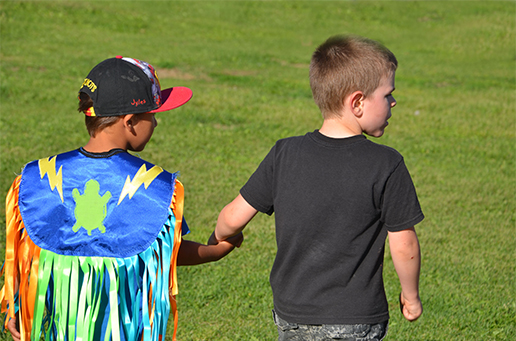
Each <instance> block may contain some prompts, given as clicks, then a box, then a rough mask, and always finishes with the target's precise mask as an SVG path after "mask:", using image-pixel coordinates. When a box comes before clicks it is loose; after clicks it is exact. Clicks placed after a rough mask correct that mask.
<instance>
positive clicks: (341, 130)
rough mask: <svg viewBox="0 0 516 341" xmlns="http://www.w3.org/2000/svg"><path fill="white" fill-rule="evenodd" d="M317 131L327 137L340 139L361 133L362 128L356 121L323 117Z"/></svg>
mask: <svg viewBox="0 0 516 341" xmlns="http://www.w3.org/2000/svg"><path fill="white" fill-rule="evenodd" d="M319 132H320V133H321V134H323V135H325V136H327V137H331V138H335V139H341V138H346V137H351V136H357V135H361V134H362V129H361V127H360V125H358V123H357V122H356V121H354V120H346V119H345V118H344V117H338V118H327V119H325V120H324V122H323V124H322V126H321V128H320V129H319Z"/></svg>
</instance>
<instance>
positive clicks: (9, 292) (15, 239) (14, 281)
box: [0, 176, 41, 341]
mask: <svg viewBox="0 0 516 341" xmlns="http://www.w3.org/2000/svg"><path fill="white" fill-rule="evenodd" d="M20 181H21V176H18V177H17V178H16V179H15V180H14V182H13V184H12V186H11V188H10V189H9V192H8V193H7V197H6V226H7V227H6V243H5V247H6V251H5V265H4V273H5V283H4V288H2V291H1V292H0V301H1V302H2V309H1V311H2V313H4V312H7V317H6V319H5V326H6V327H7V323H8V322H9V320H10V319H12V318H15V317H16V312H15V299H14V296H15V293H16V292H18V302H19V319H20V321H19V324H20V334H21V339H22V341H23V340H30V336H31V331H32V321H33V318H34V301H35V299H36V290H37V281H34V280H33V281H30V278H37V277H38V268H39V254H40V252H41V249H40V248H39V247H38V246H36V244H34V242H33V241H32V240H31V239H30V238H29V236H28V235H27V231H26V230H25V225H24V224H23V220H22V218H21V214H20V209H19V207H18V193H19V188H20Z"/></svg>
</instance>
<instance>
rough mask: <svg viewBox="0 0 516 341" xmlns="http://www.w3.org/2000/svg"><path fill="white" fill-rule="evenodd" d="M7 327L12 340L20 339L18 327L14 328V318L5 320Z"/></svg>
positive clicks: (17, 340) (18, 340)
mask: <svg viewBox="0 0 516 341" xmlns="http://www.w3.org/2000/svg"><path fill="white" fill-rule="evenodd" d="M7 329H8V330H9V332H10V333H11V336H12V337H13V340H14V341H20V339H21V335H20V332H19V331H18V329H17V328H16V318H12V319H10V320H9V322H7Z"/></svg>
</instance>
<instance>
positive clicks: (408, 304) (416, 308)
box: [400, 291, 423, 322]
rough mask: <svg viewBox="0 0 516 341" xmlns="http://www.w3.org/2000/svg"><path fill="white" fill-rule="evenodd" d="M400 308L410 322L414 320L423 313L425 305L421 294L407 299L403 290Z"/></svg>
mask: <svg viewBox="0 0 516 341" xmlns="http://www.w3.org/2000/svg"><path fill="white" fill-rule="evenodd" d="M400 310H401V313H402V314H403V316H404V317H405V318H406V319H407V320H408V321H410V322H414V321H415V320H417V319H418V318H419V316H421V314H422V313H423V305H422V304H421V300H420V299H419V296H418V297H417V299H414V300H411V301H409V300H407V299H406V298H405V296H404V295H403V291H402V292H401V293H400Z"/></svg>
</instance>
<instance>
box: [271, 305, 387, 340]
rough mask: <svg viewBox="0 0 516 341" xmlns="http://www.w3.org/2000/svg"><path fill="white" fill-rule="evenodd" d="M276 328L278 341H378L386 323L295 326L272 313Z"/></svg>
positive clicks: (385, 328)
mask: <svg viewBox="0 0 516 341" xmlns="http://www.w3.org/2000/svg"><path fill="white" fill-rule="evenodd" d="M272 314H273V318H274V323H276V326H277V327H278V335H279V337H278V341H326V340H345V341H380V340H383V338H384V337H385V335H386V334H387V325H388V321H385V322H383V323H378V324H323V325H311V324H308V325H307V324H297V323H290V322H287V321H285V320H283V319H281V318H280V317H279V316H278V315H277V314H276V312H275V311H274V310H273V311H272Z"/></svg>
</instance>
